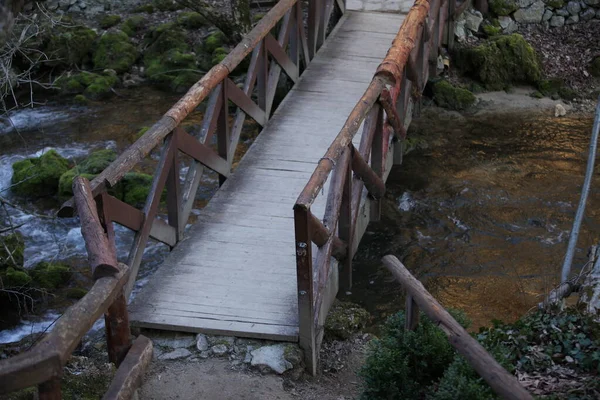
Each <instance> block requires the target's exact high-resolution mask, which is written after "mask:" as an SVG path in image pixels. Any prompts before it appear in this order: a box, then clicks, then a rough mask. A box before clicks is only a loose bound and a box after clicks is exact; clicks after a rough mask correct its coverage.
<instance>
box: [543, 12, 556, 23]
mask: <svg viewBox="0 0 600 400" xmlns="http://www.w3.org/2000/svg"><path fill="white" fill-rule="evenodd" d="M552 15H554V14H553V13H552V11H550V10H546V11H544V16H543V17H542V21H543V22H546V21H550V19H551V18H552Z"/></svg>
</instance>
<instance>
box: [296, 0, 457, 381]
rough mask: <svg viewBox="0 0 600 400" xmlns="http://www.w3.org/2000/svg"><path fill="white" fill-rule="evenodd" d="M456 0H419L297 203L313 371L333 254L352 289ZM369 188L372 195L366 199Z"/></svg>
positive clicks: (449, 31) (449, 30) (308, 358)
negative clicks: (355, 263) (362, 242)
mask: <svg viewBox="0 0 600 400" xmlns="http://www.w3.org/2000/svg"><path fill="white" fill-rule="evenodd" d="M455 1H456V0H416V1H415V3H414V5H413V6H412V8H411V9H410V11H409V13H408V15H407V16H406V18H405V19H404V21H403V23H402V25H401V26H400V28H399V30H398V32H397V34H396V36H395V38H394V40H393V42H392V46H391V47H390V48H389V50H388V52H387V54H386V56H385V58H384V59H383V60H382V62H381V64H380V65H379V66H378V68H377V70H376V71H375V73H374V75H373V78H372V80H371V82H370V83H369V86H368V87H367V89H366V90H365V92H364V94H363V95H362V97H361V98H360V99H359V101H358V102H357V103H356V105H355V106H354V108H353V110H352V112H351V113H350V115H349V116H348V118H347V119H346V122H345V123H344V125H343V126H342V128H341V130H340V132H339V133H338V135H337V136H336V137H335V139H334V140H333V142H332V143H331V145H330V146H329V148H328V149H327V151H326V153H325V154H324V155H323V157H321V159H320V160H319V162H318V163H317V166H316V168H315V170H314V171H313V173H312V175H311V177H310V179H309V180H308V183H307V184H306V186H305V187H304V188H303V190H302V192H301V193H300V194H299V196H298V198H297V200H296V203H295V205H294V226H295V236H296V239H295V241H296V249H295V250H296V270H297V282H298V313H299V325H300V329H299V340H300V345H301V347H302V348H303V349H304V353H305V362H306V364H307V366H308V369H309V370H310V371H311V372H312V373H313V374H314V373H316V370H317V363H318V349H319V347H320V342H321V340H322V337H323V323H324V317H325V316H326V315H327V311H328V307H329V306H330V305H331V302H332V301H333V298H334V297H335V294H336V293H335V291H336V290H337V285H338V282H333V280H335V279H338V278H335V277H336V276H337V274H332V270H331V265H332V261H331V258H332V257H334V258H335V259H337V260H338V261H339V262H340V263H341V266H342V271H341V272H340V275H339V284H340V285H343V286H344V287H345V288H346V289H347V290H348V289H350V287H351V285H352V257H353V255H354V252H355V250H356V244H357V243H358V240H356V239H357V238H360V235H362V234H363V233H364V227H365V226H366V223H368V221H369V220H376V219H378V218H379V214H380V209H381V203H380V199H381V197H382V196H383V195H384V193H385V178H384V176H385V175H386V173H387V172H388V171H389V166H390V158H391V156H394V154H395V153H399V154H400V155H401V150H400V151H398V149H397V147H399V145H400V144H401V143H399V142H401V141H402V140H403V139H405V137H406V128H405V122H406V119H407V118H410V115H409V114H408V113H409V112H411V109H410V107H409V104H410V102H411V101H412V102H413V104H415V107H416V106H418V104H419V101H418V97H419V96H420V93H422V91H423V89H424V84H425V82H427V79H428V75H429V65H430V64H432V65H434V66H435V65H436V62H437V57H438V51H439V48H440V45H441V42H442V40H443V37H444V34H446V36H447V37H448V45H449V46H451V38H452V37H453V35H454V32H453V30H454V27H453V21H452V19H451V18H450V19H449V18H448V16H449V15H451V14H452V13H453V12H454V10H455V9H456V7H455ZM415 93H416V94H415ZM413 98H414V101H413ZM361 126H362V136H361V142H360V146H359V148H358V149H356V148H355V147H354V145H353V144H352V140H353V138H354V136H355V135H356V133H357V132H358V131H359V128H360V127H361ZM397 157H398V158H400V156H397ZM394 162H396V160H394ZM330 177H331V179H330V182H329V188H328V194H327V198H326V201H325V204H326V205H325V215H323V216H322V218H319V217H317V216H315V215H314V214H313V212H312V210H311V207H312V206H313V204H314V203H315V200H316V199H317V197H318V196H319V194H320V193H321V192H322V191H323V189H324V188H325V184H326V182H327V180H328V179H329V178H330ZM364 194H366V195H367V196H368V197H367V202H364V201H363V195H364ZM361 209H362V210H363V212H361ZM359 219H360V220H361V221H362V222H361V224H360V226H361V227H362V228H360V227H359ZM321 220H322V222H321ZM315 227H319V228H320V229H318V230H317V229H315ZM361 229H362V231H361ZM313 245H314V246H315V247H314V249H313ZM344 250H345V254H344V253H343V251H344ZM313 253H315V254H313ZM330 288H335V289H330Z"/></svg>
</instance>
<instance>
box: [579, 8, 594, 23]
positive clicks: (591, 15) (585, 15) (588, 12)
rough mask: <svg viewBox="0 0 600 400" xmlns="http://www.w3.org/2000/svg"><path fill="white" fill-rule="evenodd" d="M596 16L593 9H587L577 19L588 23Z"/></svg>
mask: <svg viewBox="0 0 600 400" xmlns="http://www.w3.org/2000/svg"><path fill="white" fill-rule="evenodd" d="M595 16H596V11H595V10H594V9H593V8H588V9H587V10H585V11H584V12H582V13H581V14H580V15H579V17H580V18H581V19H582V20H583V21H589V20H590V19H593V18H594V17H595Z"/></svg>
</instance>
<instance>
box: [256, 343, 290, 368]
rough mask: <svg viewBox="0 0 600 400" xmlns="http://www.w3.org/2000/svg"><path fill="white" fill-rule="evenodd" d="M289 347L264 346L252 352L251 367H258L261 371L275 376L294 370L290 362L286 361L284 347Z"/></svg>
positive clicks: (279, 345) (277, 345)
mask: <svg viewBox="0 0 600 400" xmlns="http://www.w3.org/2000/svg"><path fill="white" fill-rule="evenodd" d="M287 346H290V345H284V344H276V345H273V346H264V347H261V348H259V349H256V350H252V352H251V355H252V361H251V365H252V366H254V367H258V368H260V369H261V370H263V371H265V370H266V371H273V372H275V373H277V374H280V375H281V374H283V373H284V372H285V371H288V370H290V369H292V368H294V365H293V364H292V362H291V360H290V361H288V360H287V359H286V353H289V351H287V350H286V347H287Z"/></svg>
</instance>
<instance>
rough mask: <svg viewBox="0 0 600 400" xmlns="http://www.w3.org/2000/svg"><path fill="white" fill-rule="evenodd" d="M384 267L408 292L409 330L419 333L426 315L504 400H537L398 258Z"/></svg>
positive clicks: (390, 258)
mask: <svg viewBox="0 0 600 400" xmlns="http://www.w3.org/2000/svg"><path fill="white" fill-rule="evenodd" d="M383 264H384V265H385V266H386V267H387V269H388V270H389V271H390V272H391V273H392V274H393V275H394V277H395V278H396V280H397V281H398V282H400V284H401V285H402V287H403V288H404V290H405V291H406V312H405V329H406V330H411V331H412V330H415V329H417V326H418V325H419V309H421V310H423V312H424V313H425V315H427V316H428V317H429V318H430V319H431V320H432V321H433V322H434V323H435V324H436V325H437V326H438V327H440V329H441V330H443V331H444V333H446V335H447V336H448V341H449V342H450V344H451V345H452V346H453V347H454V348H455V349H456V351H457V352H458V353H459V354H460V355H462V356H463V357H464V358H465V359H466V360H467V361H468V362H469V364H471V366H473V368H474V369H475V371H477V373H478V374H479V375H480V376H481V377H482V378H483V379H484V380H485V381H486V382H487V383H488V384H489V385H490V387H491V388H492V390H493V391H494V392H495V393H497V394H498V395H499V396H501V397H502V398H503V399H510V400H532V399H533V397H532V396H531V394H529V392H527V390H525V388H524V387H523V386H521V384H520V383H519V381H518V380H517V378H516V377H515V376H513V375H511V374H509V373H508V371H506V370H505V369H504V368H503V367H502V366H501V365H500V364H499V363H498V361H496V360H495V359H494V357H492V356H491V355H490V354H489V353H488V352H487V351H486V350H485V349H484V348H483V346H482V345H481V344H479V342H478V341H477V340H475V339H473V338H472V337H471V335H469V333H468V332H467V331H466V330H465V329H464V328H463V327H462V326H461V325H460V324H459V323H458V322H457V321H456V320H455V319H454V318H453V317H452V315H450V313H449V312H448V311H446V309H445V308H444V307H442V305H441V304H440V303H438V302H437V300H436V299H435V298H434V297H433V296H432V295H431V294H430V293H429V292H428V291H427V290H426V289H425V287H424V286H423V284H422V283H421V282H419V281H418V280H417V279H416V278H415V277H414V276H412V274H411V273H410V272H409V271H408V269H406V267H405V266H404V265H403V264H402V263H401V262H400V261H399V260H398V259H397V258H396V257H394V256H385V257H383Z"/></svg>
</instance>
